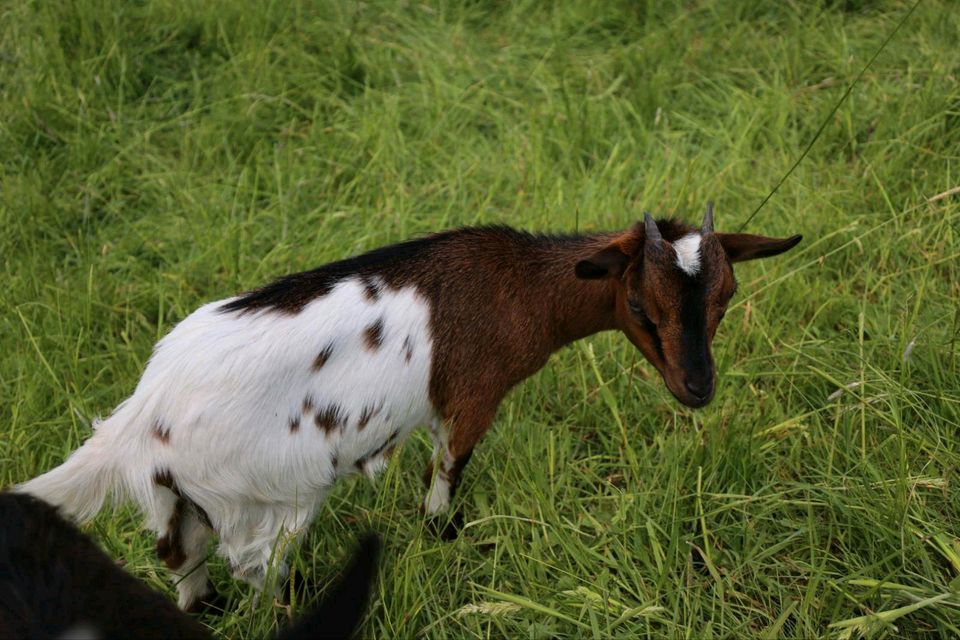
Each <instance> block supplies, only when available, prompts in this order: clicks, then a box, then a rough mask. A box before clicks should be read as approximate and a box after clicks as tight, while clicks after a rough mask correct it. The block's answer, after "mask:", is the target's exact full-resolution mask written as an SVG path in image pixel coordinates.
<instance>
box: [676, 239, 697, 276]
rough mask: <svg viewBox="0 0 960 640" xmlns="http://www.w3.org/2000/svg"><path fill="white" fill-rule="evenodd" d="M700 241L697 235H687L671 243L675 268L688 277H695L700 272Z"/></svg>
mask: <svg viewBox="0 0 960 640" xmlns="http://www.w3.org/2000/svg"><path fill="white" fill-rule="evenodd" d="M700 239H701V238H700V234H699V233H688V234H687V235H685V236H683V237H682V238H680V239H679V240H677V241H676V242H674V243H673V250H674V251H676V252H677V266H678V267H680V269H681V271H683V272H684V273H685V274H687V275H688V276H695V275H697V273H698V272H699V271H700Z"/></svg>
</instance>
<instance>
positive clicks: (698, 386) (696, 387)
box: [684, 378, 713, 400]
mask: <svg viewBox="0 0 960 640" xmlns="http://www.w3.org/2000/svg"><path fill="white" fill-rule="evenodd" d="M684 385H685V386H686V387H687V391H689V392H690V393H691V394H692V395H693V396H695V397H696V398H698V399H700V400H703V399H704V398H706V397H707V396H709V395H710V392H711V391H713V381H712V380H710V379H709V378H702V379H693V380H687V381H685V382H684Z"/></svg>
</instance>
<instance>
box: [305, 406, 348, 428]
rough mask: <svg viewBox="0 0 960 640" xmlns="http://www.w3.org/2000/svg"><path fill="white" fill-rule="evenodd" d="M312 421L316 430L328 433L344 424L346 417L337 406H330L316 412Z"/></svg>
mask: <svg viewBox="0 0 960 640" xmlns="http://www.w3.org/2000/svg"><path fill="white" fill-rule="evenodd" d="M313 420H314V422H315V423H316V425H317V428H318V429H320V430H321V431H323V432H324V433H330V432H331V431H333V430H334V429H337V428H339V427H342V426H343V425H344V424H346V422H347V416H346V414H344V413H343V411H342V410H341V409H340V407H339V405H335V404H331V405H327V406H326V407H324V408H323V409H321V410H319V411H317V413H316V415H315V416H314V418H313Z"/></svg>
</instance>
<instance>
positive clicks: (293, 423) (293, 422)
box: [290, 416, 300, 433]
mask: <svg viewBox="0 0 960 640" xmlns="http://www.w3.org/2000/svg"><path fill="white" fill-rule="evenodd" d="M299 430H300V416H294V417H292V418H290V433H296V432H297V431H299Z"/></svg>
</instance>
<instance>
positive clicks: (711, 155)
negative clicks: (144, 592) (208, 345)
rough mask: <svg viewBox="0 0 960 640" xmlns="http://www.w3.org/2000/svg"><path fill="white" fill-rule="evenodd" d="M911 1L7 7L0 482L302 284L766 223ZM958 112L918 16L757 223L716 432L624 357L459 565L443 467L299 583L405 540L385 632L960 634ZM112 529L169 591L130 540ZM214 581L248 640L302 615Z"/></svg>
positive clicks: (510, 426) (946, 33) (558, 410)
mask: <svg viewBox="0 0 960 640" xmlns="http://www.w3.org/2000/svg"><path fill="white" fill-rule="evenodd" d="M911 4H912V1H911V2H902V1H897V2H882V1H879V0H877V1H870V0H862V1H855V0H846V1H836V2H820V3H818V2H781V1H778V0H776V1H775V0H769V1H762V2H751V3H747V2H724V1H721V0H717V1H715V2H713V1H710V0H694V1H693V2H684V3H679V2H653V1H648V2H638V3H630V2H616V3H614V2H605V1H596V2H587V1H575V2H574V1H571V2H564V3H556V4H555V3H540V2H516V3H507V2H492V1H491V2H470V3H460V2H449V3H442V2H438V3H430V4H422V3H418V2H402V3H400V2H395V3H388V2H366V3H340V2H329V3H316V4H313V3H307V2H291V3H287V2H274V3H228V2H210V3H181V2H172V1H170V0H167V1H160V2H154V3H142V2H114V3H110V2H101V1H99V0H72V1H65V2H60V3H55V2H19V3H8V4H6V5H4V6H3V8H2V11H0V150H2V151H0V171H2V174H0V180H2V187H0V228H2V233H0V264H2V270H3V271H2V278H3V290H2V293H0V297H2V300H3V304H2V308H0V340H2V343H0V425H2V426H0V485H3V484H8V483H11V482H16V481H21V480H25V479H27V478H30V477H32V476H34V475H36V474H38V473H40V472H41V471H43V470H46V469H48V468H50V467H52V466H54V465H56V464H59V463H60V462H61V461H62V460H63V459H64V457H65V456H66V455H67V454H68V453H69V452H70V451H71V450H73V449H74V448H76V447H77V446H78V445H79V443H80V442H81V441H82V440H83V439H84V438H85V437H86V436H87V435H89V433H90V428H89V421H90V419H91V417H93V416H96V415H98V414H106V413H108V412H109V411H110V410H111V409H112V408H113V407H114V406H115V405H116V404H117V403H118V402H120V401H121V400H123V399H124V398H125V397H126V396H127V395H129V394H130V393H131V391H132V390H133V387H134V385H135V383H136V381H137V379H138V376H139V373H140V372H141V370H142V368H143V366H144V363H145V362H146V359H147V357H148V356H149V354H150V350H151V347H152V345H153V344H154V342H155V341H156V340H157V339H158V338H159V337H160V336H162V335H163V334H164V333H165V332H166V331H167V330H169V329H170V327H172V326H173V324H174V323H176V322H177V321H178V320H180V319H181V318H183V317H184V316H186V315H187V314H188V313H189V312H190V311H191V310H193V309H194V308H196V307H197V306H198V305H200V304H201V303H202V302H205V301H209V300H212V299H216V298H220V297H225V296H227V295H230V294H232V293H234V292H237V291H238V290H241V289H243V288H246V287H250V286H253V285H257V284H260V283H263V282H264V281H266V280H267V279H269V278H270V277H272V276H274V275H277V274H281V273H286V272H291V271H294V270H299V269H304V268H308V267H311V266H316V265H318V264H321V263H323V262H326V261H329V260H332V259H335V258H340V257H345V256H348V255H351V254H354V253H357V252H359V251H362V250H365V249H369V248H372V247H376V246H379V245H382V244H385V243H390V242H395V241H399V240H401V239H405V238H409V237H412V236H416V235H418V234H422V233H424V232H427V231H431V230H438V229H444V228H449V227H452V226H456V225H465V224H478V223H495V222H496V223H507V224H511V225H515V226H518V227H522V228H525V229H530V230H555V231H572V230H575V229H582V230H593V229H614V228H621V227H624V226H626V225H628V224H630V223H631V222H632V221H634V220H635V219H637V218H638V217H639V216H640V215H641V213H642V211H643V210H644V209H650V210H651V211H654V212H655V213H657V214H660V215H677V216H682V217H687V218H689V219H693V220H699V217H700V216H701V215H702V211H703V208H704V205H705V203H706V201H707V200H708V199H713V200H714V201H715V202H716V211H717V224H718V228H721V229H725V230H731V229H734V228H736V227H737V226H738V225H739V224H740V223H741V222H742V221H744V220H745V219H746V217H747V216H748V215H749V213H750V212H751V211H752V210H753V209H754V208H755V207H756V205H757V203H759V202H760V200H762V199H763V197H764V196H765V195H766V194H767V192H768V191H769V190H770V188H771V187H772V186H773V185H774V184H775V183H776V181H777V180H778V179H779V178H780V177H781V175H782V174H783V172H784V171H785V170H786V169H787V167H789V165H790V164H791V163H792V162H793V161H794V160H795V159H796V158H797V157H798V155H799V154H800V152H801V151H802V150H803V148H804V146H805V145H806V144H807V143H808V142H809V140H810V139H811V137H812V136H813V134H814V132H815V131H816V129H817V127H818V126H819V124H820V122H821V120H822V119H823V118H824V117H826V115H827V114H828V113H829V111H830V109H831V108H832V107H833V106H834V104H835V103H836V101H837V100H838V99H839V97H840V96H841V95H842V93H843V91H844V89H845V86H846V84H847V83H848V82H849V81H850V80H852V78H853V77H854V76H855V75H856V74H857V73H858V72H859V71H860V69H861V68H862V66H863V64H864V63H865V62H866V60H868V59H869V57H870V56H871V55H873V53H874V52H875V51H876V49H877V47H878V46H879V45H880V43H881V42H882V41H883V39H884V38H885V37H886V35H887V34H888V33H889V32H890V30H891V29H892V28H893V27H894V26H895V25H896V23H897V22H898V21H899V20H900V18H901V17H902V16H903V14H904V12H905V11H907V10H908V9H909V6H910V5H911ZM958 78H960V12H957V11H956V6H955V5H954V4H953V3H952V2H951V1H949V0H942V1H937V0H924V1H923V2H922V3H921V4H920V6H919V8H918V9H917V11H916V12H915V13H914V15H913V16H912V17H911V18H910V20H909V21H908V22H907V23H906V25H905V26H904V28H903V29H902V31H901V32H900V33H899V34H898V35H897V36H896V37H895V38H894V40H893V41H892V42H891V43H890V44H889V46H888V47H887V49H886V50H885V51H884V52H883V53H882V54H881V55H880V57H879V58H878V59H877V61H876V63H875V64H874V66H873V67H872V69H871V70H870V71H868V72H867V74H866V75H865V76H864V78H863V79H862V81H861V82H860V84H859V85H858V86H857V87H856V88H855V90H854V91H853V93H852V95H851V96H850V99H849V100H848V101H847V102H846V103H845V104H844V105H843V106H842V107H841V108H840V110H839V111H838V112H837V114H836V115H835V116H834V117H833V118H832V120H831V121H830V123H829V125H828V126H827V128H826V130H825V131H824V134H823V136H822V138H821V139H820V140H819V142H818V143H817V144H816V146H815V147H814V148H813V151H812V152H811V154H810V156H809V157H808V158H807V159H806V160H805V161H804V162H803V163H802V164H801V165H800V167H799V168H798V170H797V171H796V173H795V174H794V175H793V176H792V177H791V178H790V179H789V180H788V181H787V182H786V183H785V184H784V186H783V187H782V188H781V190H780V192H779V193H778V194H777V195H776V196H775V197H774V198H773V199H772V200H771V201H770V202H769V204H768V205H767V206H766V207H765V209H764V210H763V211H761V212H760V214H759V215H758V216H757V217H756V219H755V220H754V221H753V222H752V223H751V227H750V230H751V231H754V232H759V233H768V234H771V235H787V234H792V233H803V234H804V236H805V240H804V242H803V243H802V244H801V245H800V246H799V247H798V248H797V249H795V250H794V251H792V252H790V253H789V254H786V255H785V256H783V257H781V258H778V259H771V260H768V261H760V262H757V263H751V264H748V265H743V266H742V267H740V268H739V269H738V275H739V279H740V292H741V293H740V294H739V295H738V299H737V301H736V305H735V306H734V307H733V308H732V309H731V311H730V313H728V314H727V319H726V320H725V322H724V324H723V325H722V326H721V328H720V331H719V333H718V336H717V339H716V342H715V345H714V353H715V357H716V360H717V364H718V369H719V375H720V380H719V388H718V392H717V397H716V400H715V401H714V402H713V404H712V405H710V406H709V407H708V408H707V409H705V410H703V411H700V412H694V411H689V410H686V409H683V408H681V407H680V406H679V405H678V404H677V403H676V402H675V401H673V400H672V399H671V398H670V397H669V394H668V393H667V392H666V390H665V388H664V386H663V383H662V382H661V381H660V380H659V378H658V377H657V376H656V375H655V372H653V370H652V368H651V367H649V366H648V365H646V364H645V363H644V362H643V360H642V358H640V357H639V355H638V354H637V352H636V351H635V350H634V349H633V348H632V347H631V346H630V345H629V344H628V343H627V342H626V340H625V339H624V338H623V337H622V336H619V335H612V334H611V335H598V336H595V337H593V338H591V339H588V340H585V341H583V342H581V343H579V344H577V345H575V346H574V347H572V348H568V349H566V350H564V351H562V352H560V353H558V354H557V355H556V356H554V357H553V358H552V359H551V361H550V363H549V364H548V366H547V367H546V368H545V369H544V370H543V371H542V372H540V373H539V374H538V375H536V376H534V377H533V378H532V379H530V380H529V381H527V382H526V383H525V384H523V385H521V386H520V387H519V388H518V389H517V390H516V391H515V392H513V393H512V394H511V395H510V396H509V397H508V399H507V400H506V401H505V402H504V403H503V405H502V406H501V409H500V412H499V415H498V418H497V421H496V424H495V426H494V428H493V430H492V431H491V432H490V433H489V435H488V436H487V438H486V439H485V440H484V442H483V443H482V445H481V446H480V447H479V449H478V451H477V454H476V455H475V456H474V459H473V462H472V463H471V465H470V467H469V468H468V471H467V474H466V478H465V482H464V484H463V486H462V489H461V492H460V495H459V497H458V504H460V505H461V506H462V507H463V508H464V509H465V511H466V515H467V519H468V521H469V525H468V528H467V529H466V530H465V532H464V534H463V535H462V537H461V538H460V539H459V540H458V541H456V542H453V543H443V542H440V541H439V540H437V538H436V537H435V536H434V535H432V534H431V533H430V532H429V531H427V530H426V529H425V527H424V524H423V522H422V519H421V517H420V516H419V515H418V512H417V507H418V505H419V503H420V500H421V498H422V491H423V490H422V487H421V486H420V479H419V477H420V469H421V468H422V466H423V465H424V464H425V462H426V460H427V457H428V446H427V441H426V438H425V437H423V436H421V435H418V436H416V437H414V438H413V439H412V440H411V441H410V442H408V443H407V445H406V446H404V447H403V449H402V452H401V454H400V455H399V456H398V457H397V459H395V460H394V462H393V463H392V464H391V466H390V468H389V470H388V471H387V473H386V474H385V475H384V476H382V477H381V478H380V479H379V480H378V481H377V482H376V483H375V484H371V483H369V482H367V481H365V480H362V479H357V480H355V481H349V482H346V483H343V484H342V485H341V486H339V487H338V488H337V490H336V491H335V492H334V493H333V495H332V497H331V498H330V500H329V501H328V502H327V503H326V506H325V508H324V510H323V512H322V513H321V514H320V516H319V517H318V518H317V520H316V522H315V525H314V527H313V528H312V529H311V531H310V534H309V536H308V538H307V540H306V541H305V544H304V545H303V546H302V548H301V549H300V550H299V551H298V552H297V553H296V554H294V563H295V566H296V567H297V569H298V570H300V571H303V572H305V573H307V574H311V575H315V576H326V575H329V574H330V573H331V572H332V571H334V570H336V568H338V567H339V566H341V564H342V561H343V558H344V556H345V554H346V553H347V552H348V549H349V548H350V546H351V545H352V542H353V540H355V538H356V536H357V533H358V532H360V531H363V530H367V529H374V530H377V531H379V532H381V533H382V534H383V536H384V538H385V540H386V552H385V554H384V560H383V563H382V579H381V581H380V584H379V587H378V590H377V593H376V594H375V597H374V601H373V604H372V606H371V608H370V611H369V614H368V616H367V619H366V622H365V627H364V636H365V637H371V638H374V637H377V638H380V637H414V636H423V637H430V638H475V637H476V638H479V637H489V638H500V637H510V638H548V637H624V638H631V637H638V636H644V637H697V638H706V637H717V638H719V637H761V636H765V637H784V636H794V637H820V636H833V635H840V634H843V633H844V632H850V631H853V632H854V633H860V632H866V633H867V634H868V635H870V636H875V637H903V638H936V637H950V636H955V635H956V634H960V593H958V591H960V541H958V535H960V500H958V498H957V496H958V493H957V492H956V491H954V488H955V485H956V484H957V482H960V475H958V474H960V440H958V438H957V435H958V433H960V354H958V336H960V305H958V299H960V284H958V283H960V231H958V229H960V194H954V195H948V196H944V197H940V198H934V196H936V195H937V194H942V193H943V192H946V191H947V190H949V189H951V188H954V187H957V186H958V185H960V81H958ZM905 352H909V357H906V356H905ZM841 388H844V389H846V390H845V391H843V392H842V393H839V394H837V391H838V390H839V389H841ZM89 531H90V533H91V534H92V535H93V536H94V537H95V538H96V539H97V541H98V542H99V543H100V544H101V545H102V546H103V547H104V548H105V549H106V550H107V551H108V553H110V554H111V555H112V556H113V557H116V558H123V559H124V560H125V561H126V568H127V569H128V570H130V571H131V572H133V573H134V574H135V575H137V576H138V577H140V578H143V579H144V580H146V581H147V582H149V583H150V584H151V585H152V586H154V587H156V588H158V589H161V590H163V591H165V592H167V593H170V592H171V588H170V586H169V584H168V583H167V579H166V577H165V575H164V573H163V571H162V570H161V569H160V567H159V564H158V563H157V561H156V560H155V558H154V555H153V539H152V537H151V535H150V533H149V532H148V531H146V530H145V529H144V528H143V526H142V523H141V522H140V519H139V517H138V516H137V515H136V513H135V512H134V511H133V510H132V509H131V508H129V507H125V508H120V509H116V510H105V511H104V513H102V514H101V515H100V516H99V517H98V518H97V520H96V521H95V522H94V524H92V525H91V526H90V527H89ZM214 568H215V579H216V581H217V583H218V585H219V587H220V588H221V589H222V590H225V591H226V592H227V593H228V594H229V596H230V597H231V598H232V606H233V611H232V612H231V613H229V614H227V615H226V616H224V617H222V618H203V621H204V622H205V623H206V624H208V625H210V626H211V628H212V629H213V630H214V632H215V633H216V634H217V635H218V637H225V638H226V637H230V638H256V637H260V636H261V635H262V634H263V633H264V632H265V631H267V630H268V629H271V628H273V627H274V626H275V625H276V624H277V623H278V621H279V620H281V619H282V614H281V612H280V611H279V610H277V609H274V608H273V607H272V606H270V604H269V603H262V604H261V605H259V606H254V605H252V604H251V597H250V593H249V591H248V589H246V588H245V587H243V586H241V585H239V584H237V583H235V582H233V581H231V580H230V579H229V577H228V575H227V571H226V568H225V566H224V565H223V563H222V562H219V561H215V562H214ZM911 605H913V606H911ZM904 607H907V608H906V609H904ZM861 616H867V617H866V618H863V619H861V620H856V619H857V618H860V617H861ZM844 621H853V622H844ZM838 624H839V626H831V625H838ZM844 625H855V626H844Z"/></svg>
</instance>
